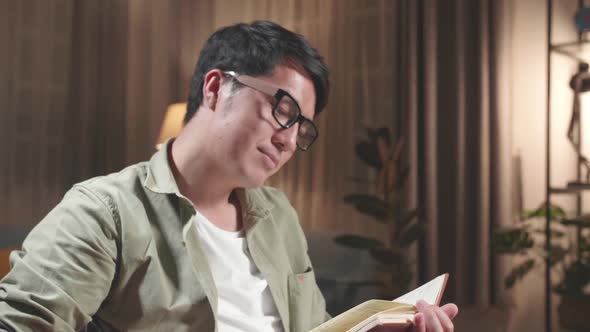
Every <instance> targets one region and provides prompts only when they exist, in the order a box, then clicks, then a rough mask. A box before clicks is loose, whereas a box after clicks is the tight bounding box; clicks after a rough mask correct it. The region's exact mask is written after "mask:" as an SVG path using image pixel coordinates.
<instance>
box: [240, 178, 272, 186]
mask: <svg viewBox="0 0 590 332" xmlns="http://www.w3.org/2000/svg"><path fill="white" fill-rule="evenodd" d="M269 177H270V175H269V174H264V175H263V174H250V175H245V176H244V177H243V178H242V185H241V187H242V188H246V189H252V188H257V187H260V186H262V185H264V182H266V180H267V179H268V178H269Z"/></svg>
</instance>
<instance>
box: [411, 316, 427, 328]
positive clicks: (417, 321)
mask: <svg viewBox="0 0 590 332" xmlns="http://www.w3.org/2000/svg"><path fill="white" fill-rule="evenodd" d="M413 332H426V324H425V323H424V314H422V313H417V314H416V315H415V316H414V330H413Z"/></svg>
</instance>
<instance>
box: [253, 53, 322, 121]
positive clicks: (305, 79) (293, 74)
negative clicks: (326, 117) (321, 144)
mask: <svg viewBox="0 0 590 332" xmlns="http://www.w3.org/2000/svg"><path fill="white" fill-rule="evenodd" d="M256 78H257V79H260V80H263V81H265V82H266V83H268V84H270V85H272V86H274V87H276V88H279V89H283V90H285V91H286V92H287V93H289V94H290V95H291V96H292V97H293V98H294V99H295V100H296V101H297V103H298V104H299V107H300V108H301V113H303V116H305V117H306V118H309V119H312V118H313V116H314V112H315V101H316V95H315V88H314V85H313V82H312V80H311V78H310V77H309V76H308V75H307V74H305V72H304V71H303V70H298V69H295V68H293V67H291V66H286V65H279V66H277V67H275V69H274V71H273V72H272V74H271V75H268V76H258V77H256Z"/></svg>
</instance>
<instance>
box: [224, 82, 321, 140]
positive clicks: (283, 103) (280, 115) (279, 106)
mask: <svg viewBox="0 0 590 332" xmlns="http://www.w3.org/2000/svg"><path fill="white" fill-rule="evenodd" d="M223 73H224V74H226V75H228V76H231V77H232V78H234V79H235V80H236V81H238V82H239V83H241V84H243V85H245V86H247V87H250V88H252V89H254V90H257V91H260V92H262V93H264V94H266V95H268V96H270V97H273V98H274V104H273V105H272V116H273V118H274V119H275V121H276V122H277V123H278V124H279V125H280V126H281V128H283V129H287V128H290V127H291V126H293V125H294V124H296V123H299V129H298V130H297V147H298V148H299V149H300V150H302V151H306V150H307V149H309V147H310V146H311V144H313V142H314V141H315V140H316V138H317V137H318V130H317V128H316V126H315V124H314V123H313V122H312V121H311V120H310V119H308V118H306V117H304V116H303V115H301V109H300V108H299V104H298V103H297V101H295V99H294V98H293V97H291V95H290V94H289V93H288V92H287V91H285V90H283V89H279V88H276V87H273V86H272V85H270V84H268V83H267V82H264V81H263V80H260V79H257V78H254V77H252V76H247V75H238V74H236V73H235V72H233V71H226V72H223Z"/></svg>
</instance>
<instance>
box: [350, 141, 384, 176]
mask: <svg viewBox="0 0 590 332" xmlns="http://www.w3.org/2000/svg"><path fill="white" fill-rule="evenodd" d="M355 151H356V155H357V156H358V157H359V159H360V160H362V161H364V162H365V164H367V165H369V166H370V167H373V168H375V169H377V170H380V169H381V168H383V162H382V161H381V158H380V157H379V151H377V145H376V144H374V143H369V142H366V141H363V142H360V143H358V144H357V145H356V146H355Z"/></svg>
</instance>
